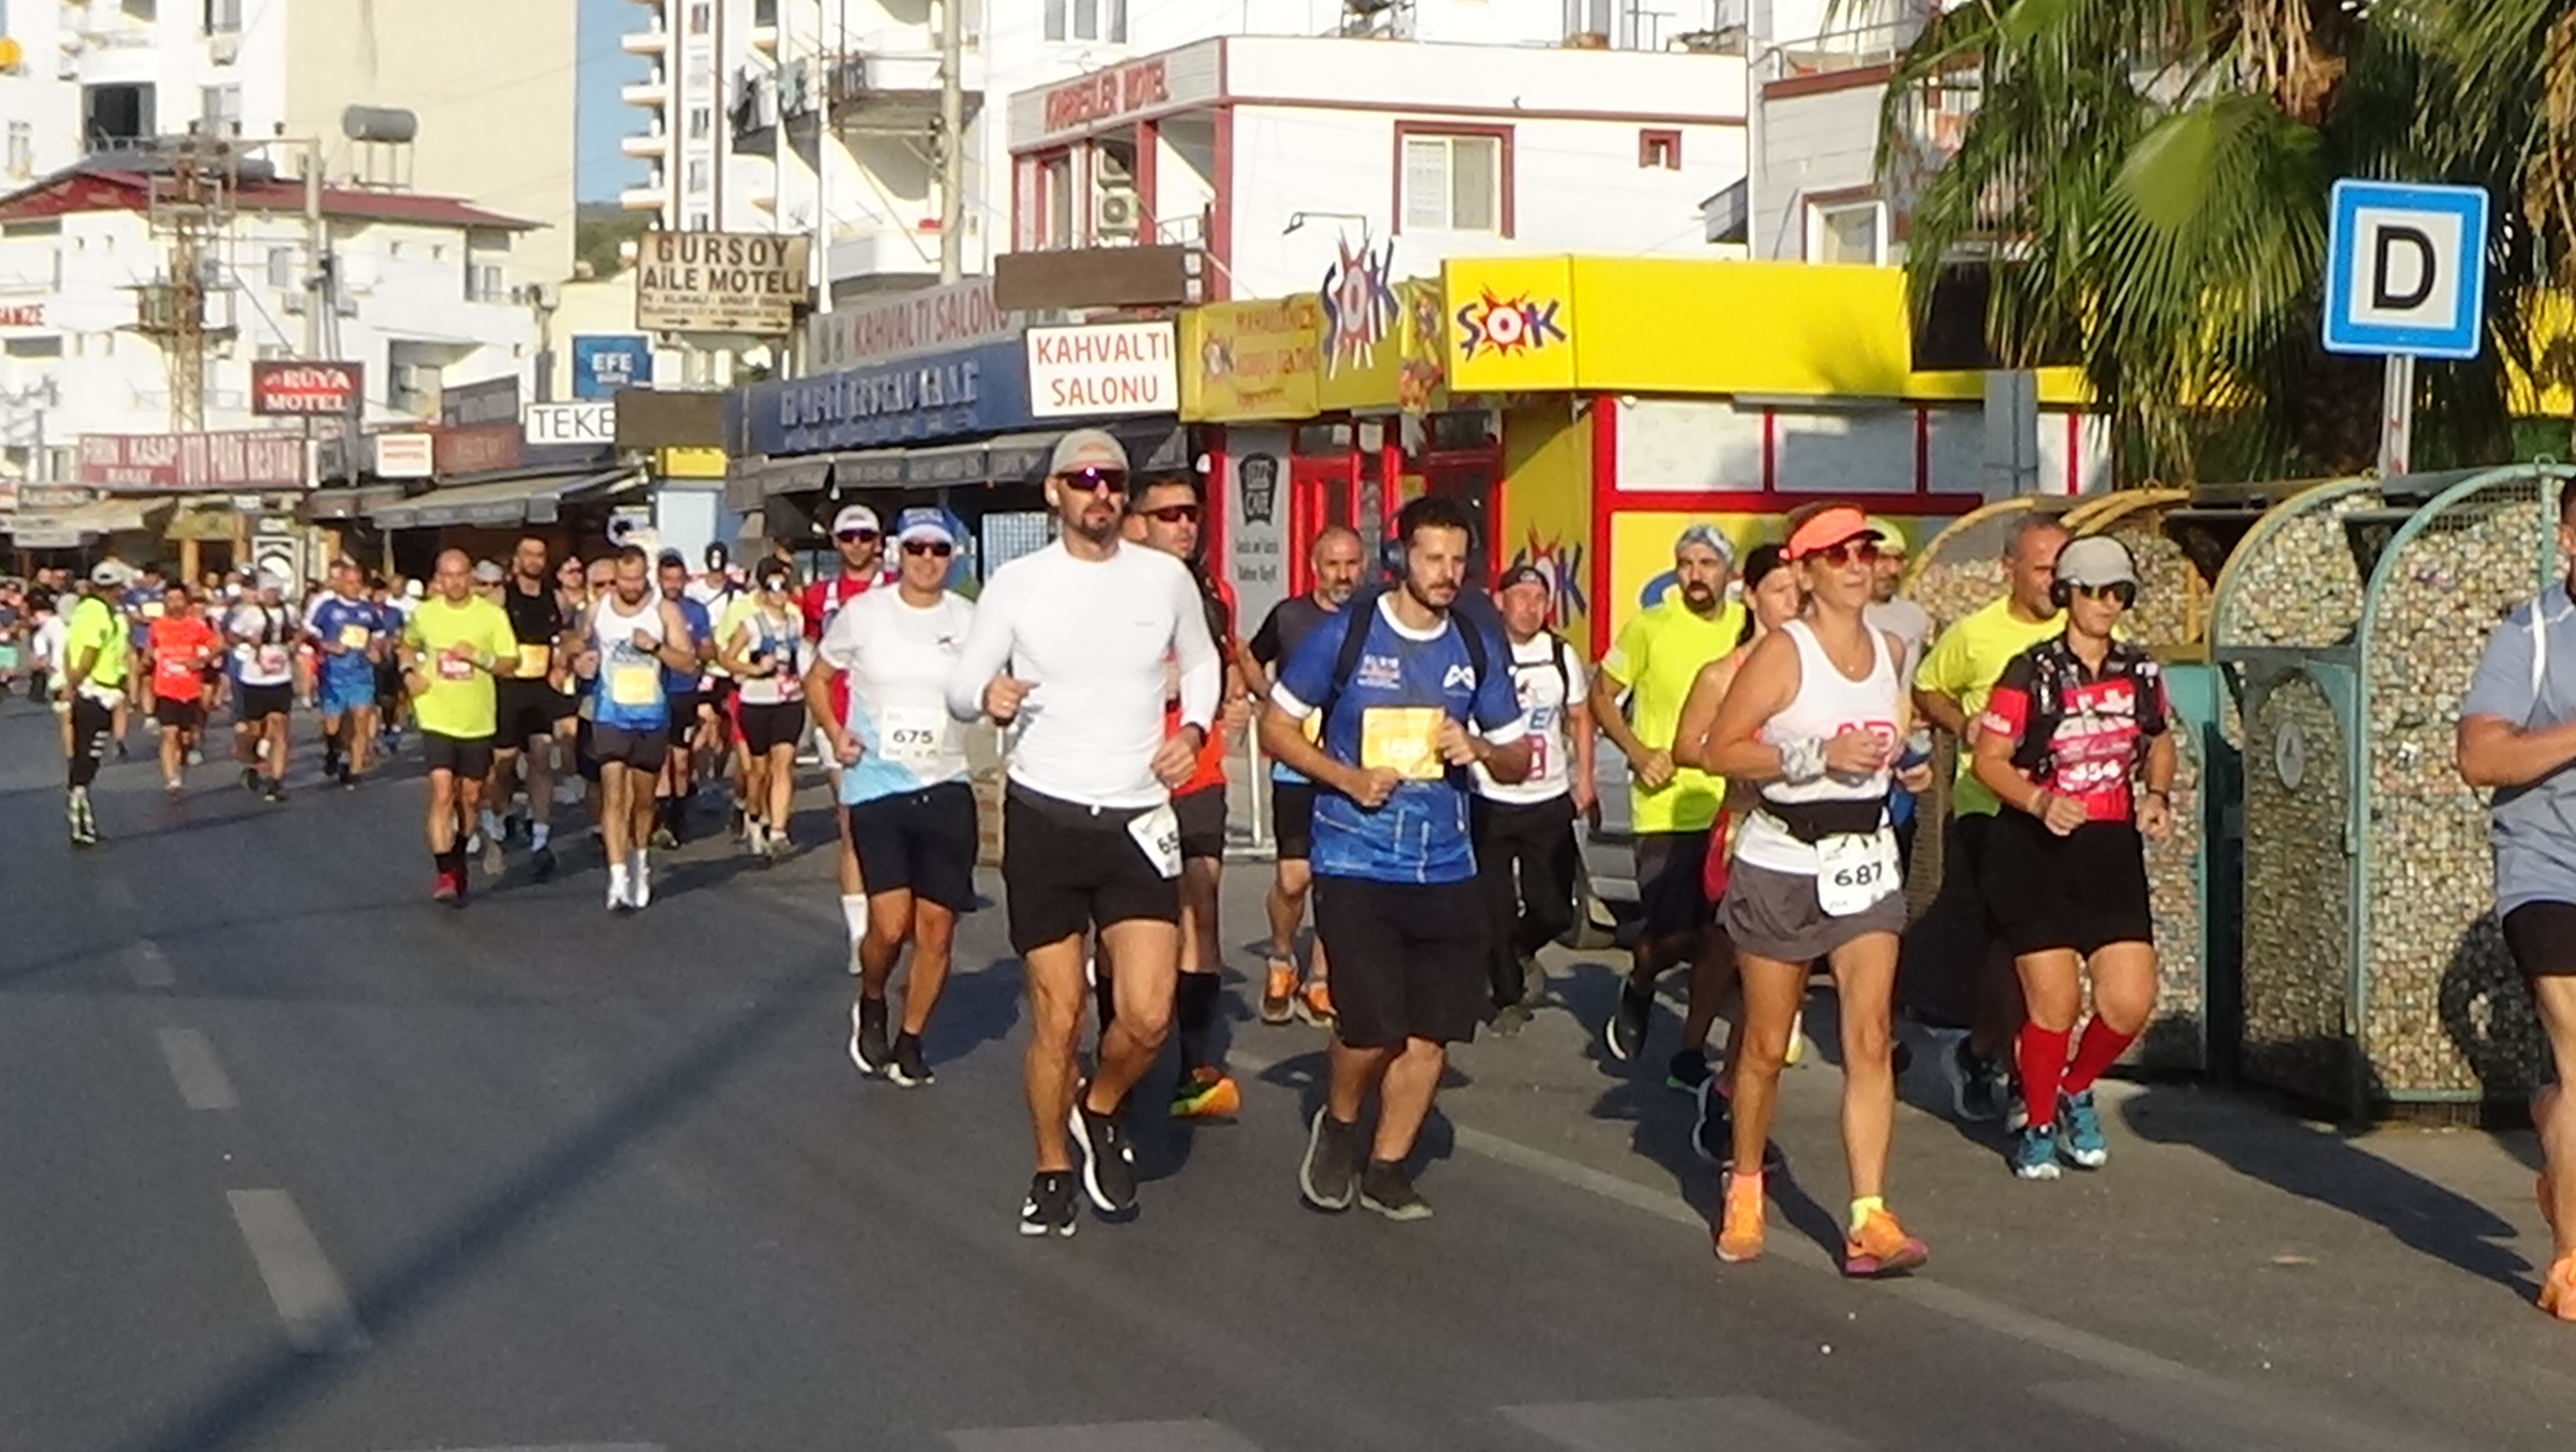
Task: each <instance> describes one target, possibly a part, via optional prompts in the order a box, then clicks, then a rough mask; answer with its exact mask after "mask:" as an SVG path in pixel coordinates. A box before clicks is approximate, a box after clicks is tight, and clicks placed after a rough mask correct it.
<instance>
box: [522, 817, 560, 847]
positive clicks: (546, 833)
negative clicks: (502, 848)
mask: <svg viewBox="0 0 2576 1452" xmlns="http://www.w3.org/2000/svg"><path fill="white" fill-rule="evenodd" d="M554 835H555V829H554V824H553V823H551V822H536V823H532V824H530V826H529V827H528V848H529V850H530V851H533V852H543V851H545V850H546V843H547V842H548V841H549V840H551V839H552V838H553V837H554Z"/></svg>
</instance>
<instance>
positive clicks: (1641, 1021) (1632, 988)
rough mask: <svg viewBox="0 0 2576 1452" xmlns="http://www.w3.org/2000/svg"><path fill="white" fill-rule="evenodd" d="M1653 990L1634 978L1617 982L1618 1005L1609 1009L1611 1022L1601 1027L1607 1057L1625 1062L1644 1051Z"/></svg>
mask: <svg viewBox="0 0 2576 1452" xmlns="http://www.w3.org/2000/svg"><path fill="white" fill-rule="evenodd" d="M1654 1017H1655V990H1654V989H1653V988H1651V987H1640V986H1638V984H1637V983H1636V982H1635V980H1633V979H1632V980H1629V981H1627V982H1624V983H1622V984H1620V985H1619V1007H1618V1008H1617V1009H1615V1010H1613V1011H1612V1012H1611V1015H1610V1022H1609V1023H1608V1024H1606V1025H1604V1026H1603V1028H1602V1030H1601V1044H1602V1047H1604V1048H1606V1049H1608V1050H1609V1051H1610V1057H1611V1058H1614V1059H1616V1060H1618V1061H1619V1062H1620V1063H1622V1064H1625V1063H1627V1062H1628V1061H1630V1060H1632V1059H1634V1058H1636V1057H1637V1055H1639V1054H1641V1053H1643V1052H1645V1049H1646V1026H1647V1025H1648V1024H1650V1023H1652V1022H1653V1021H1654Z"/></svg>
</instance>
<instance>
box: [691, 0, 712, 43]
mask: <svg viewBox="0 0 2576 1452" xmlns="http://www.w3.org/2000/svg"><path fill="white" fill-rule="evenodd" d="M715 10H716V7H715V4H714V0H689V34H691V35H704V34H706V33H707V32H708V30H710V29H711V28H713V27H714V25H715Z"/></svg>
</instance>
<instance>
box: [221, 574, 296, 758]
mask: <svg viewBox="0 0 2576 1452" xmlns="http://www.w3.org/2000/svg"><path fill="white" fill-rule="evenodd" d="M296 632H297V625H296V620H295V612H294V611H292V610H290V609H288V608H287V606H286V578H285V577H284V576H282V575H278V574H274V573H272V572H270V571H267V570H262V571H261V572H260V574H259V585H258V592H257V594H256V595H255V596H254V597H253V598H252V599H250V600H247V601H245V602H243V603H241V604H239V605H235V606H234V607H233V611H232V616H231V618H230V619H228V620H227V621H225V623H224V633H225V634H226V635H228V636H230V637H231V639H232V642H233V688H234V691H233V702H234V705H233V759H234V760H235V761H237V762H239V763H240V764H241V784H242V790H244V791H248V792H264V794H265V795H266V796H267V798H268V800H270V801H272V802H282V801H284V800H286V756H287V719H288V717H289V715H290V714H291V713H292V712H293V711H294V709H295V640H296ZM263 782H264V783H265V786H264V787H263V785H262V784H263Z"/></svg>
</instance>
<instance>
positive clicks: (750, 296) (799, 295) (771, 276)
mask: <svg viewBox="0 0 2576 1452" xmlns="http://www.w3.org/2000/svg"><path fill="white" fill-rule="evenodd" d="M812 257H813V239H812V238H810V237H806V236H802V235H787V236H770V235H764V234H759V233H746V232H660V231H655V232H647V233H645V234H644V235H643V237H642V238H641V239H639V241H638V243H637V253H636V264H635V326H636V327H638V328H642V329H644V330H645V331H647V332H656V333H750V334H755V335H759V336H764V337H776V336H783V335H785V334H786V333H788V332H790V331H792V330H793V329H794V328H795V326H796V309H797V308H798V307H799V306H801V305H802V304H803V303H804V302H805V300H806V298H807V297H808V296H809V295H810V294H811V292H812V287H811V285H810V283H809V281H808V279H807V276H806V269H807V267H808V266H809V264H810V263H811V261H812Z"/></svg>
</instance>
